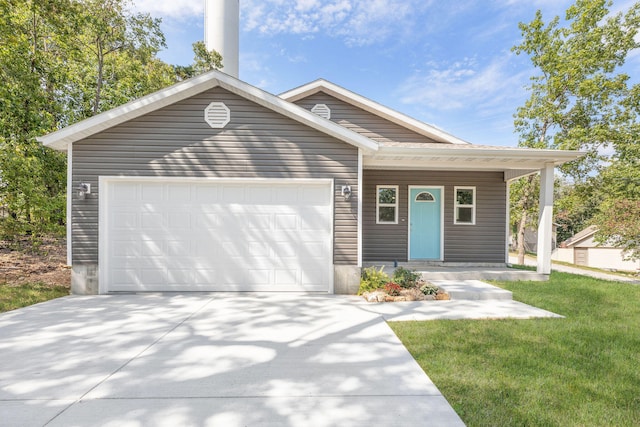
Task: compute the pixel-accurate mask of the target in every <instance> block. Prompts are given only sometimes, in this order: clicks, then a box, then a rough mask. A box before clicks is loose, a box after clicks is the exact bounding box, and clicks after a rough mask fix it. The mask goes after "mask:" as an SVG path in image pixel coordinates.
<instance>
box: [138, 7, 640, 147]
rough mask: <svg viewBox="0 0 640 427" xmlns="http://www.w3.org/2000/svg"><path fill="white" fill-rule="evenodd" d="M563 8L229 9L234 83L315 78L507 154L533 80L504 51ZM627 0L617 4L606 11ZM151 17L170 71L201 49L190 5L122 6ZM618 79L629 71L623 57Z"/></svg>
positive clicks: (631, 64) (522, 61)
mask: <svg viewBox="0 0 640 427" xmlns="http://www.w3.org/2000/svg"><path fill="white" fill-rule="evenodd" d="M572 3H573V1H571V0H457V1H451V2H449V1H442V0H240V9H241V18H240V25H241V29H240V78H241V79H242V80H244V81H246V82H248V83H250V84H252V85H255V86H258V87H260V88H262V89H264V90H266V91H269V92H271V93H274V94H279V93H281V92H284V91H287V90H289V89H293V88H295V87H297V86H300V85H303V84H305V83H308V82H310V81H313V80H316V79H318V78H324V79H326V80H329V81H331V82H333V83H335V84H338V85H340V86H343V87H345V88H347V89H349V90H352V91H354V92H357V93H359V94H360V95H363V96H366V97H368V98H370V99H372V100H374V101H376V102H379V103H382V104H384V105H386V106H388V107H391V108H393V109H396V110H398V111H400V112H402V113H405V114H407V115H409V116H412V117H414V118H416V119H418V120H422V121H425V122H427V123H430V124H432V125H435V126H437V127H439V128H441V129H444V130H445V131H447V132H449V133H451V134H453V135H455V136H457V137H459V138H462V139H465V140H467V141H469V142H472V143H474V144H483V145H503V146H516V145H517V143H518V140H517V136H516V135H515V134H514V133H513V114H514V113H515V111H516V108H517V107H518V106H520V105H522V104H523V103H524V101H525V100H526V98H527V92H526V90H525V86H526V85H527V83H528V80H529V78H530V77H531V76H532V75H534V73H535V70H534V69H533V68H532V67H531V65H530V62H529V59H528V58H527V57H526V56H516V55H515V54H513V53H512V52H511V48H512V46H514V45H515V44H517V43H518V42H519V40H520V37H521V36H520V31H519V29H518V23H519V22H530V21H531V20H532V19H533V17H534V14H535V11H536V10H538V9H540V10H542V11H543V16H544V17H545V21H548V20H550V19H551V18H552V17H554V16H556V15H560V16H561V17H562V16H564V11H565V10H566V8H567V7H569V6H570V5H571V4H572ZM631 3H632V1H631V0H617V1H616V2H615V5H614V10H619V9H623V8H625V9H626V7H628V6H629V5H630V4H631ZM134 4H135V8H136V9H137V10H140V11H144V12H149V13H150V14H151V15H152V16H154V17H157V18H162V20H163V24H162V29H163V31H164V33H165V36H166V38H167V44H168V49H167V50H166V51H163V52H162V53H161V54H160V57H161V58H162V59H163V60H165V61H167V62H169V63H172V64H182V65H185V64H188V63H190V62H191V61H192V59H193V54H192V50H191V44H192V43H194V42H195V41H198V40H203V39H204V35H203V34H204V26H203V21H204V12H203V11H204V2H203V1H202V0H188V1H187V0H134ZM626 71H627V72H628V73H630V74H632V75H634V74H636V75H637V74H638V71H640V58H637V57H631V58H629V61H628V63H627V65H626Z"/></svg>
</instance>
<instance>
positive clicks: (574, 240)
mask: <svg viewBox="0 0 640 427" xmlns="http://www.w3.org/2000/svg"><path fill="white" fill-rule="evenodd" d="M597 231H598V227H596V226H595V225H591V226H589V227H587V228H585V229H584V230H582V231H581V232H579V233H576V234H574V235H573V236H571V237H569V238H568V239H567V240H565V241H564V242H562V243H561V246H562V247H565V248H570V247H573V246H576V245H577V244H578V243H580V242H583V241H584V240H586V239H588V238H590V237H591V236H593V235H594V234H596V232H597Z"/></svg>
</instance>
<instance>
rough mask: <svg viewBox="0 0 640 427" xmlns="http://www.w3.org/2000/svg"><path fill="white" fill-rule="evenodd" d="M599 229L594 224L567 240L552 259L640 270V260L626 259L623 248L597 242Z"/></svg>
mask: <svg viewBox="0 0 640 427" xmlns="http://www.w3.org/2000/svg"><path fill="white" fill-rule="evenodd" d="M597 231H598V228H597V227H596V226H594V225H592V226H590V227H587V228H585V229H584V230H582V231H581V232H579V233H578V234H576V235H574V236H573V237H571V238H569V239H567V240H565V241H564V242H562V243H561V244H560V247H559V248H558V249H556V250H555V251H554V252H553V255H552V259H553V260H554V261H562V262H568V263H570V264H575V265H581V266H585V267H593V268H601V269H604V270H620V271H638V270H640V260H638V261H626V260H625V259H624V258H625V257H624V254H623V251H622V249H620V248H614V247H613V246H610V245H608V244H606V243H602V244H600V243H597V242H596V241H595V239H594V237H595V234H596V232H597Z"/></svg>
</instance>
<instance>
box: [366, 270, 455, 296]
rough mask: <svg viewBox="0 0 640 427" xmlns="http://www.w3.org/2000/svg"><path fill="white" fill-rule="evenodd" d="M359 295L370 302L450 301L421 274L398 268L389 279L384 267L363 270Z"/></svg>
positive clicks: (444, 293)
mask: <svg viewBox="0 0 640 427" xmlns="http://www.w3.org/2000/svg"><path fill="white" fill-rule="evenodd" d="M358 294H359V295H362V296H363V297H364V299H366V300H367V301H368V302H399V301H436V300H448V299H450V298H449V294H447V293H446V292H445V291H443V290H442V289H439V288H438V287H437V286H435V285H433V284H431V283H429V282H427V281H426V280H424V279H423V278H422V275H421V274H420V273H416V272H415V271H411V270H407V269H406V268H404V267H398V268H396V270H395V271H394V272H393V277H389V275H388V274H386V273H385V272H384V267H381V268H380V269H377V268H376V267H369V268H365V269H363V270H362V276H361V278H360V290H359V292H358Z"/></svg>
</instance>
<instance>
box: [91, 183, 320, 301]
mask: <svg viewBox="0 0 640 427" xmlns="http://www.w3.org/2000/svg"><path fill="white" fill-rule="evenodd" d="M108 185H109V191H107V194H109V198H108V199H107V200H106V203H107V204H108V206H109V210H108V216H107V218H108V221H107V231H108V236H109V237H110V238H109V242H108V244H107V246H106V247H107V250H106V259H107V271H108V273H107V274H106V281H107V290H108V291H136V290H138V291H140V290H142V291H169V290H211V291H214V290H220V291H225V290H227V291H232V290H244V291H247V290H287V291H295V290H311V291H327V290H328V289H329V285H330V280H331V275H330V270H331V267H332V263H331V230H332V214H331V206H332V202H331V197H332V196H331V191H330V186H329V184H328V182H325V183H319V184H315V183H314V184H311V185H309V183H302V184H273V183H270V184H265V183H262V182H261V183H255V182H249V183H248V182H239V183H216V182H197V181H191V182H147V181H141V182H134V181H132V182H127V181H124V182H122V181H115V182H109V183H108ZM116 200H117V201H118V203H114V201H116ZM101 202H102V199H101ZM101 250H102V249H101Z"/></svg>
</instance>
